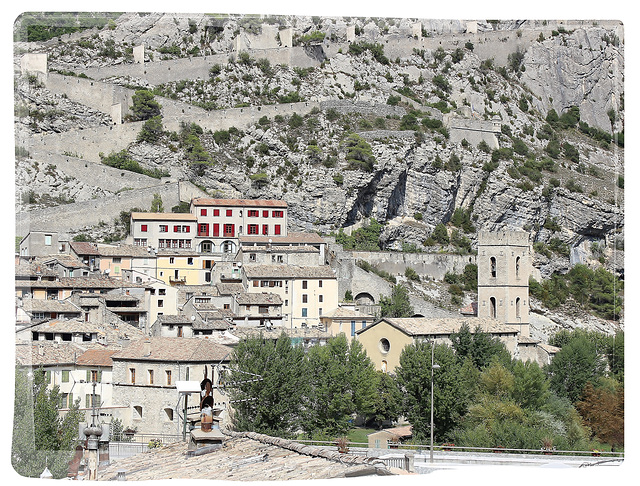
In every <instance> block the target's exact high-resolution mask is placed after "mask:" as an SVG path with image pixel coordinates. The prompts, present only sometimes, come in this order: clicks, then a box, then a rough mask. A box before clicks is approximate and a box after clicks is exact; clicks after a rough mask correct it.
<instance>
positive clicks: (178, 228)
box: [173, 225, 180, 233]
mask: <svg viewBox="0 0 640 486" xmlns="http://www.w3.org/2000/svg"><path fill="white" fill-rule="evenodd" d="M173 232H174V233H179V232H180V226H178V225H174V226H173Z"/></svg>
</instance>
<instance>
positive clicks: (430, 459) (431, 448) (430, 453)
mask: <svg viewBox="0 0 640 486" xmlns="http://www.w3.org/2000/svg"><path fill="white" fill-rule="evenodd" d="M433 346H434V342H433V341H432V342H431V447H430V449H429V462H433Z"/></svg>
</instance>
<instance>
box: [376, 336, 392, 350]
mask: <svg viewBox="0 0 640 486" xmlns="http://www.w3.org/2000/svg"><path fill="white" fill-rule="evenodd" d="M379 345H380V351H382V352H383V353H388V352H389V349H391V345H390V344H389V340H388V339H387V338H382V339H381V340H380V343H379Z"/></svg>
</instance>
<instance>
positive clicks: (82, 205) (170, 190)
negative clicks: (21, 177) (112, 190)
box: [16, 181, 204, 236]
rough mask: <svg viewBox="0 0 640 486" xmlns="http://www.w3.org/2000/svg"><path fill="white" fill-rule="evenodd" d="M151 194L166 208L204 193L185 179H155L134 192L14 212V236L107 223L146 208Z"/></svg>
mask: <svg viewBox="0 0 640 486" xmlns="http://www.w3.org/2000/svg"><path fill="white" fill-rule="evenodd" d="M154 194H159V195H160V197H161V198H162V202H163V205H164V207H165V209H166V210H169V209H170V208H171V207H172V206H175V205H177V204H178V203H179V202H180V201H190V200H191V198H192V197H196V196H203V195H204V193H202V191H200V190H199V189H198V188H197V187H196V186H194V185H193V184H191V183H189V182H173V183H167V184H162V183H160V181H158V182H157V185H155V186H150V187H146V188H138V189H136V190H135V191H124V192H122V193H120V194H117V195H116V196H113V197H106V198H102V199H94V200H90V201H83V202H78V203H73V204H66V205H64V206H55V207H50V208H45V209H41V210H38V211H31V212H23V213H18V214H17V215H16V235H17V236H25V235H26V234H27V233H29V229H30V228H31V227H34V228H47V230H48V231H58V232H60V233H68V232H72V231H79V230H81V229H82V228H84V227H86V226H93V225H98V224H100V223H111V222H112V220H113V219H114V218H116V217H117V216H118V215H119V214H120V212H121V211H130V210H131V209H132V208H143V209H144V208H150V207H151V201H152V200H153V196H154Z"/></svg>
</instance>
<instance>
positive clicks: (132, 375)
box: [129, 368, 136, 385]
mask: <svg viewBox="0 0 640 486" xmlns="http://www.w3.org/2000/svg"><path fill="white" fill-rule="evenodd" d="M129 383H132V384H134V385H135V383H136V369H135V368H129Z"/></svg>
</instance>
